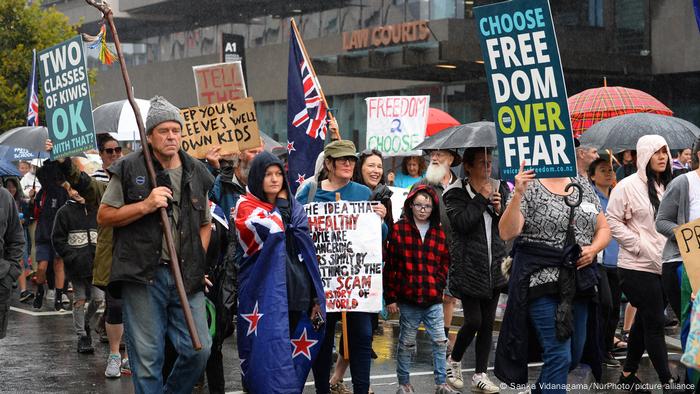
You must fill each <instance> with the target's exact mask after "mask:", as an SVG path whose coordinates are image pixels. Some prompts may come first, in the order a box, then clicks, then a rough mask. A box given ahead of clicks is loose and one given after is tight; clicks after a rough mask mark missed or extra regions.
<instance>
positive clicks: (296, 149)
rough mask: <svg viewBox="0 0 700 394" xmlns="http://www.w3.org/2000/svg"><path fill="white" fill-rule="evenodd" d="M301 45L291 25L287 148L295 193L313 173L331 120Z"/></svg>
mask: <svg viewBox="0 0 700 394" xmlns="http://www.w3.org/2000/svg"><path fill="white" fill-rule="evenodd" d="M302 48H303V43H302V42H301V37H299V36H298V35H297V30H296V29H295V28H292V29H291V31H290V34H289V72H288V77H287V151H288V152H289V171H288V173H289V186H290V188H291V189H292V193H296V190H297V188H298V187H299V185H301V183H302V182H304V180H305V179H306V178H310V177H312V176H313V175H314V164H315V163H316V157H317V156H318V154H319V153H321V151H322V150H323V143H324V141H325V140H326V131H327V128H326V127H327V122H328V107H327V106H326V102H325V101H324V100H323V96H322V92H321V85H320V84H319V83H318V79H317V78H316V75H315V74H314V72H313V68H312V66H311V62H310V59H308V58H307V57H306V55H305V53H304V51H303V49H302Z"/></svg>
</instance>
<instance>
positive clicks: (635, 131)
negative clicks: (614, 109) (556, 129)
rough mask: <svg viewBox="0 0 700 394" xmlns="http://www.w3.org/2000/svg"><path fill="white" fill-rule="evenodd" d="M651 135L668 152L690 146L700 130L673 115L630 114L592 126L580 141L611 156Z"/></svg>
mask: <svg viewBox="0 0 700 394" xmlns="http://www.w3.org/2000/svg"><path fill="white" fill-rule="evenodd" d="M651 134H658V135H660V136H662V137H664V139H665V140H666V143H667V144H668V147H669V148H670V149H673V150H675V149H685V148H692V147H693V143H694V142H695V140H696V139H697V138H698V136H700V128H698V127H697V126H695V125H694V124H692V123H690V122H688V121H685V120H683V119H679V118H675V117H673V116H666V115H657V114H647V113H640V114H629V115H622V116H616V117H614V118H610V119H606V120H602V121H600V122H598V123H596V124H594V125H593V126H591V128H589V129H588V130H586V132H585V133H583V135H582V136H581V138H580V139H579V141H580V142H581V145H584V146H591V147H594V148H597V149H598V150H603V149H610V150H611V151H612V152H613V153H618V152H622V151H624V150H634V149H637V141H638V140H639V139H640V138H641V137H643V136H645V135H651Z"/></svg>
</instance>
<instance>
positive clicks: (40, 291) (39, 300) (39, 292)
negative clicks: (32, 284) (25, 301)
mask: <svg viewBox="0 0 700 394" xmlns="http://www.w3.org/2000/svg"><path fill="white" fill-rule="evenodd" d="M43 304H44V285H37V288H36V296H35V297H34V309H41V306H42V305H43Z"/></svg>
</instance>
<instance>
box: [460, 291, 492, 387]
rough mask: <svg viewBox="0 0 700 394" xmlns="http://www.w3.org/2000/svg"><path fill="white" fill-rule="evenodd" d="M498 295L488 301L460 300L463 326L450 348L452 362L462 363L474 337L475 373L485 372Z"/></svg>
mask: <svg viewBox="0 0 700 394" xmlns="http://www.w3.org/2000/svg"><path fill="white" fill-rule="evenodd" d="M499 295H500V294H499V293H496V294H493V295H492V297H491V298H488V299H477V298H462V308H464V324H462V327H460V329H459V332H458V333H457V339H456V340H455V345H454V347H453V348H452V355H451V356H450V357H452V360H454V361H462V356H464V352H465V351H466V350H467V348H468V347H469V344H470V343H471V342H472V339H474V334H477V337H476V346H475V349H474V350H475V351H476V370H475V372H476V373H482V372H486V368H487V367H488V361H489V352H490V351H491V340H492V338H493V321H494V319H495V318H496V307H497V306H498V297H499Z"/></svg>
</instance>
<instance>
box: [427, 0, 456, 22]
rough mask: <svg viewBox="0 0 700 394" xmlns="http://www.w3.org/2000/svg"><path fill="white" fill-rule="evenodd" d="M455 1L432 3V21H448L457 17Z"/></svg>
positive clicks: (441, 0) (444, 0)
mask: <svg viewBox="0 0 700 394" xmlns="http://www.w3.org/2000/svg"><path fill="white" fill-rule="evenodd" d="M455 1H460V0H439V1H435V0H433V1H431V2H430V19H447V18H454V17H455V15H456V14H455Z"/></svg>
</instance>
